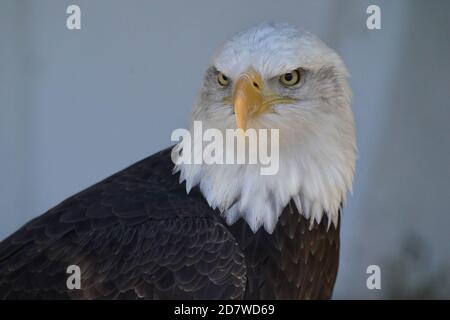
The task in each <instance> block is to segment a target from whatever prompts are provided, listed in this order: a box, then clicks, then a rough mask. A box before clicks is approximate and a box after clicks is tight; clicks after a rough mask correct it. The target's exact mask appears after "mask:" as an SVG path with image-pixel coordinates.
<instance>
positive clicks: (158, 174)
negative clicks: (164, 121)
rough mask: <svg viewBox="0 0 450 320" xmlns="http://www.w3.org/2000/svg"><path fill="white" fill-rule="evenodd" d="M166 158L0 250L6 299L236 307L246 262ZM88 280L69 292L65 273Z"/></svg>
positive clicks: (59, 209)
mask: <svg viewBox="0 0 450 320" xmlns="http://www.w3.org/2000/svg"><path fill="white" fill-rule="evenodd" d="M171 167H172V163H171V161H170V150H169V149H166V150H163V151H161V152H159V153H157V154H155V155H153V156H151V157H149V158H147V159H144V160H142V161H140V162H138V163H136V164H134V165H132V166H131V167H129V168H127V169H125V170H123V171H121V172H119V173H117V174H115V175H113V176H111V177H109V178H107V179H105V180H103V181H101V182H99V183H98V184H96V185H94V186H92V187H90V188H88V189H86V190H84V191H82V192H80V193H79V194H76V195H74V196H73V197H71V198H69V199H67V200H65V201H64V202H62V203H61V204H59V205H58V206H56V207H54V208H53V209H51V210H49V211H48V212H47V213H45V214H44V215H42V216H40V217H38V218H36V219H34V220H32V221H30V222H29V223H28V224H26V225H25V226H24V227H22V228H21V229H20V230H19V231H17V232H16V233H14V234H13V235H11V236H10V237H8V238H7V239H5V240H4V241H3V242H1V243H0V299H14V298H19V299H20V298H32V299H34V298H46V299H50V298H58V299H67V298H75V299H77V298H79V299H102V298H104V299H115V298H120V299H137V298H146V299H165V298H166V299H169V298H170V299H174V298H180V299H202V298H207V299H215V298H217V299H219V298H220V299H232V298H242V297H243V293H244V290H245V285H246V266H245V261H244V256H243V254H242V252H241V251H240V249H239V247H238V245H237V243H236V240H235V238H234V237H233V236H232V234H231V233H230V232H229V231H228V229H227V228H226V226H225V225H224V224H223V222H222V220H221V219H220V217H219V216H218V215H217V213H215V212H214V211H212V209H210V208H209V207H208V206H207V204H206V203H205V202H204V201H201V197H200V195H199V194H196V193H195V192H194V193H193V194H191V195H189V196H187V195H186V191H185V189H184V186H183V185H182V184H181V185H180V184H179V182H178V179H177V178H176V176H173V175H172V173H171ZM72 265H75V266H77V267H79V270H80V272H81V274H80V275H81V288H80V289H76V288H75V289H69V288H68V286H67V280H68V278H69V277H70V276H71V274H68V273H67V272H66V271H67V268H68V267H69V266H72Z"/></svg>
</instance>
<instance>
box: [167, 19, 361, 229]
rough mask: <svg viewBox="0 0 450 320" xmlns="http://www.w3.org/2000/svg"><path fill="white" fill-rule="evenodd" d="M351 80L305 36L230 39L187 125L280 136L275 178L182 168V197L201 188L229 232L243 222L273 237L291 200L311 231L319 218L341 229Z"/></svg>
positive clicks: (274, 33)
mask: <svg viewBox="0 0 450 320" xmlns="http://www.w3.org/2000/svg"><path fill="white" fill-rule="evenodd" d="M347 76H348V74H347V71H346V68H345V66H344V64H343V63H342V61H341V59H340V58H339V56H338V55H337V54H336V53H335V52H334V51H333V50H331V49H330V48H328V47H327V46H326V45H325V44H324V43H323V42H322V41H320V40H319V39H318V38H317V37H315V36H314V35H312V34H310V33H308V32H306V31H302V30H298V29H296V28H293V27H290V26H288V25H285V24H282V25H279V24H263V25H259V26H257V27H254V28H251V29H249V30H247V31H244V32H241V33H239V34H237V35H235V36H234V37H233V38H232V39H231V40H229V41H228V42H226V43H225V44H223V46H222V47H221V48H220V49H219V50H218V51H217V53H216V54H215V55H214V57H213V59H212V61H211V64H210V67H209V68H208V70H207V71H206V74H205V77H204V82H203V86H202V88H201V90H200V94H199V98H198V101H197V102H196V104H195V106H194V110H193V116H192V121H202V124H203V127H204V128H205V129H206V128H216V129H219V130H221V131H223V132H224V131H225V130H226V129H236V128H242V129H248V128H253V129H261V128H264V129H279V170H278V173H277V174H275V175H261V174H260V171H259V170H258V165H249V164H235V165H229V164H209V165H208V164H178V165H176V166H175V169H174V170H175V171H180V173H181V174H180V179H181V181H184V180H185V181H186V186H187V191H188V192H189V190H190V189H191V188H192V187H194V186H196V185H198V186H199V187H200V190H201V192H202V194H203V195H204V197H205V198H206V200H207V201H208V203H209V204H210V206H211V207H213V208H218V209H219V210H220V211H221V212H222V214H223V215H224V217H225V219H226V221H227V222H228V223H229V224H232V223H234V222H235V221H236V220H237V219H239V218H241V217H242V218H244V219H245V220H246V221H247V223H248V224H249V225H250V227H251V228H252V230H253V231H255V232H256V231H257V230H258V229H259V228H260V227H261V226H264V228H265V229H266V230H267V231H268V232H272V231H273V230H274V228H275V225H276V222H277V220H278V217H279V215H280V214H281V212H282V211H283V209H284V208H285V207H286V206H287V204H288V203H289V202H290V201H291V200H293V201H295V204H296V206H297V208H298V210H299V212H300V213H301V214H303V215H304V216H305V217H307V218H310V219H311V223H313V222H314V221H316V222H320V221H321V219H322V216H323V215H324V214H325V215H327V216H328V221H329V224H330V223H331V222H333V223H334V224H335V225H337V223H338V216H339V213H338V212H339V208H340V206H341V204H342V202H343V201H344V200H345V196H346V193H347V191H349V190H350V189H351V185H352V180H353V175H354V167H355V158H356V141H355V126H354V120H353V114H352V110H351V91H350V89H349V86H348V83H347ZM191 130H192V129H191ZM224 136H225V133H224ZM182 148H183V145H182V143H179V144H178V145H177V146H176V147H175V148H174V151H175V152H180V151H181V150H182ZM225 152H226V150H225Z"/></svg>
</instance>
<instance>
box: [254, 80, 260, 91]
mask: <svg viewBox="0 0 450 320" xmlns="http://www.w3.org/2000/svg"><path fill="white" fill-rule="evenodd" d="M253 86H254V87H255V88H256V89H259V84H258V83H257V82H255V81H253Z"/></svg>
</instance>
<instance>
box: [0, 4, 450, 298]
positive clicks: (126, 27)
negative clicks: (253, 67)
mask: <svg viewBox="0 0 450 320" xmlns="http://www.w3.org/2000/svg"><path fill="white" fill-rule="evenodd" d="M371 3H375V4H379V5H380V6H381V9H382V28H383V29H382V30H376V31H370V30H368V29H367V28H366V24H365V21H366V17H367V15H366V8H367V6H368V5H369V4H371ZM69 4H78V5H80V6H81V10H82V30H80V31H69V30H67V29H66V27H65V20H66V16H67V15H66V14H65V10H66V7H67V6H68V5H69ZM263 21H275V22H290V23H292V24H295V25H298V26H302V27H304V28H306V29H308V30H310V31H311V32H313V33H315V34H317V35H318V36H319V37H320V38H322V39H323V40H324V41H325V42H326V43H327V44H328V45H329V46H331V47H332V48H334V49H335V50H336V51H337V52H338V53H339V54H340V55H341V56H342V58H343V60H344V61H345V63H346V64H347V66H348V69H349V70H350V73H351V75H352V78H351V80H350V82H351V86H352V88H353V91H354V111H355V116H356V122H357V128H358V145H359V160H358V162H357V174H356V180H355V184H354V193H353V195H352V196H350V197H349V201H348V204H347V206H346V208H345V211H344V218H343V225H342V258H341V265H340V272H339V276H338V281H337V285H336V289H335V295H334V297H335V298H369V299H371V298H390V297H397V298H407V297H440V298H449V297H450V289H449V287H450V285H449V283H450V277H449V269H450V236H449V227H450V204H449V202H450V199H449V198H450V197H449V196H450V124H449V120H450V108H449V107H450V106H449V101H450V61H449V59H450V2H449V1H405V0H403V1H370V2H367V1H357V0H355V1H317V0H315V1H299V0H293V1H276V2H275V1H268V0H263V1H262V0H258V1H256V0H255V1H229V0H228V1H207V0H204V1H181V0H180V1H100V0H97V1H82V0H76V1H75V0H74V1H56V0H55V1H45V0H44V1H5V0H0V152H1V154H0V224H1V225H0V239H2V238H4V237H6V236H7V235H8V234H10V233H12V232H13V231H14V230H16V229H17V228H18V227H20V226H21V225H22V224H23V223H25V222H26V221H27V220H29V219H30V218H32V217H35V216H37V215H39V214H41V213H43V212H45V211H46V210H47V209H49V208H50V207H52V206H54V205H56V204H57V203H59V202H60V201H61V200H63V199H64V198H66V197H68V196H70V195H72V194H73V193H75V192H77V191H80V190H81V189H83V188H85V187H87V186H89V185H91V184H92V183H94V182H97V181H98V180H100V179H102V178H104V177H106V176H108V175H110V174H112V173H114V172H115V171H117V170H119V169H122V168H124V167H125V166H127V165H129V164H131V163H133V162H135V161H137V160H139V159H141V158H143V157H145V156H147V155H150V154H152V153H154V152H156V151H158V150H160V149H161V148H163V147H166V146H168V145H169V144H170V134H171V132H172V130H173V129H175V128H178V127H184V126H185V125H186V124H187V119H188V116H189V113H190V110H191V105H192V102H193V100H194V97H195V94H196V91H197V89H198V87H199V84H200V81H201V78H202V73H203V71H204V70H205V68H206V66H207V63H208V60H209V57H210V54H211V53H212V52H213V50H214V49H215V48H216V47H217V46H218V45H219V44H220V43H221V42H222V41H223V40H225V39H227V38H228V37H229V36H230V35H232V34H233V33H235V32H237V31H240V30H242V29H244V28H246V27H249V26H252V25H254V24H256V23H260V22H263ZM370 264H377V265H380V267H381V271H382V290H379V291H376V290H375V291H369V290H368V289H367V288H366V282H365V281H366V277H367V275H366V273H365V272H366V268H367V266H368V265H370Z"/></svg>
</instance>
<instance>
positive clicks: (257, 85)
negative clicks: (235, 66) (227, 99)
mask: <svg viewBox="0 0 450 320" xmlns="http://www.w3.org/2000/svg"><path fill="white" fill-rule="evenodd" d="M262 84H263V82H262V79H261V76H260V75H259V74H258V73H257V72H255V71H248V72H245V73H243V74H241V75H240V76H239V78H238V80H237V81H236V84H235V87H234V92H233V106H234V113H235V116H236V124H237V127H238V128H239V129H242V130H244V131H245V130H246V129H247V121H248V119H250V118H252V117H254V116H256V115H257V114H259V113H262V112H263V111H264V110H263V109H265V108H263V96H262Z"/></svg>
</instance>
